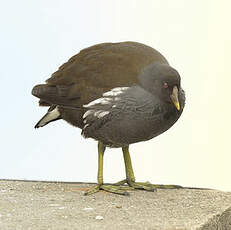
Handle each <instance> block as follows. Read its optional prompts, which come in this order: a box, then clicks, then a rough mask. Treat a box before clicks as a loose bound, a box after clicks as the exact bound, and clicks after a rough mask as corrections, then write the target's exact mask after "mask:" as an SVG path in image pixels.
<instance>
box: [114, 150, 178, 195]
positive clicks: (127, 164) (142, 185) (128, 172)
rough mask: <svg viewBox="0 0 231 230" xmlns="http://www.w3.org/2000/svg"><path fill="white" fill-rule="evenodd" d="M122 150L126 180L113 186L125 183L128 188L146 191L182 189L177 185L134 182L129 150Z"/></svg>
mask: <svg viewBox="0 0 231 230" xmlns="http://www.w3.org/2000/svg"><path fill="white" fill-rule="evenodd" d="M122 150H123V156H124V163H125V170H126V179H125V180H122V181H120V182H118V183H116V184H115V185H124V184H125V183H127V184H128V185H129V186H130V187H132V188H134V189H143V190H147V191H154V190H155V189H157V188H160V189H176V188H182V187H181V186H179V185H161V184H151V183H149V182H136V181H135V176H134V172H133V168H132V161H131V157H130V153H129V148H128V146H127V147H123V148H122Z"/></svg>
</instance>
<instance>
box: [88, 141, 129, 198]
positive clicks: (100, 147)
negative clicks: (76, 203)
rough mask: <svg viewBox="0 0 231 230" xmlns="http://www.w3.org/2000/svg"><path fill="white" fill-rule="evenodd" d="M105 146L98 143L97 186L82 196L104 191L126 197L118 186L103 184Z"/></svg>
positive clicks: (124, 192) (126, 193) (125, 193)
mask: <svg viewBox="0 0 231 230" xmlns="http://www.w3.org/2000/svg"><path fill="white" fill-rule="evenodd" d="M105 148H106V147H105V146H104V144H103V143H102V142H99V143H98V177H97V179H98V184H97V185H96V186H95V187H93V188H91V189H90V190H88V191H86V192H85V193H84V195H91V194H93V193H96V192H98V191H99V190H104V191H107V192H111V193H116V194H120V195H128V192H126V191H124V190H122V188H121V187H120V186H119V185H105V184H103V156H104V151H105Z"/></svg>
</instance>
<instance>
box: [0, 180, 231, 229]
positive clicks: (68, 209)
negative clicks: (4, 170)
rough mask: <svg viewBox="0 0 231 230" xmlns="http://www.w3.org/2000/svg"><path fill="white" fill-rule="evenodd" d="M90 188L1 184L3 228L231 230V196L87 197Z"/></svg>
mask: <svg viewBox="0 0 231 230" xmlns="http://www.w3.org/2000/svg"><path fill="white" fill-rule="evenodd" d="M90 186H92V185H89V184H81V183H61V182H32V181H10V180H0V230H8V229H12V230H29V229H31V230H33V229H44V230H48V229H55V230H56V229H58V230H59V229H60V230H61V229H62V230H64V229H80V230H85V229H92V230H97V229H108V230H111V229H112V230H114V229H116V230H120V229H126V230H130V229H132V230H134V229H135V230H136V229H147V230H159V229H161V230H188V229H190V230H194V229H200V230H215V229H219V230H231V193H225V192H220V191H215V190H200V189H178V190H157V191H156V192H145V191H138V190H136V191H131V192H130V194H131V195H130V196H119V195H114V194H109V193H105V192H102V191H101V192H99V193H97V194H95V195H91V196H83V191H85V190H86V189H87V188H89V187H90Z"/></svg>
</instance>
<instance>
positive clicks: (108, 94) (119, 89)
mask: <svg viewBox="0 0 231 230" xmlns="http://www.w3.org/2000/svg"><path fill="white" fill-rule="evenodd" d="M128 88H129V87H117V88H114V89H112V90H110V91H108V92H106V93H104V94H103V96H104V97H113V96H118V95H120V94H122V93H123V91H124V90H127V89H128Z"/></svg>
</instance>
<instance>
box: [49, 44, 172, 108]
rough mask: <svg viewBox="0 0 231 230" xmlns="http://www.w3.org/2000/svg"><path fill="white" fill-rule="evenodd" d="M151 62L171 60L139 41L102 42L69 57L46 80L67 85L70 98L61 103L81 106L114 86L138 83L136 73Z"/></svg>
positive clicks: (50, 83)
mask: <svg viewBox="0 0 231 230" xmlns="http://www.w3.org/2000/svg"><path fill="white" fill-rule="evenodd" d="M152 62H161V63H168V62H167V60H166V59H165V58H164V57H163V56H162V55H161V54H160V53H159V52H158V51H156V50H154V49H153V48H151V47H149V46H146V45H143V44H140V43H136V42H121V43H102V44H98V45H94V46H91V47H89V48H86V49H84V50H82V51H80V53H78V54H77V55H75V56H73V57H72V58H70V60H69V61H68V62H66V63H64V64H63V65H62V66H60V68H59V69H58V71H56V72H55V73H53V74H52V76H51V77H50V78H49V79H48V80H47V81H46V83H47V84H48V85H49V86H56V87H59V86H62V87H63V86H65V89H66V96H65V99H66V100H67V102H66V103H63V102H62V104H67V105H70V104H73V105H74V106H76V105H77V104H78V105H79V106H81V105H83V104H87V103H89V102H90V101H92V100H94V99H96V98H99V97H100V96H101V95H102V93H104V92H106V91H108V90H110V89H112V88H115V87H124V86H130V85H133V84H136V83H138V78H137V76H138V75H139V73H140V72H141V70H142V69H143V68H144V67H145V66H147V65H149V64H150V63H152ZM63 99H64V98H63ZM54 103H57V102H55V101H54ZM57 104H58V103H57Z"/></svg>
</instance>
